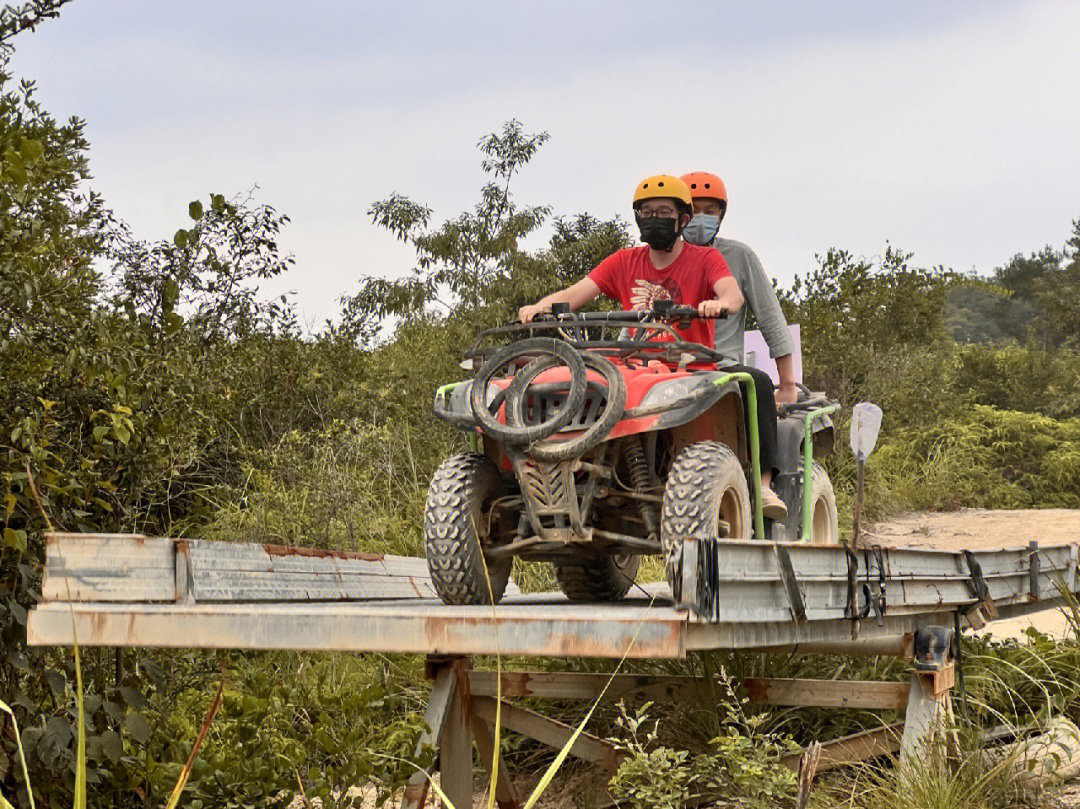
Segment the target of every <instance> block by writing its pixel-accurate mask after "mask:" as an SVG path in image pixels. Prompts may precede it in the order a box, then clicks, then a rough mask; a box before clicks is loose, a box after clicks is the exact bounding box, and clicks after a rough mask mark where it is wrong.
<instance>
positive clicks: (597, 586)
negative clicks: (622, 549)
mask: <svg viewBox="0 0 1080 809" xmlns="http://www.w3.org/2000/svg"><path fill="white" fill-rule="evenodd" d="M640 565H641V557H640V556H637V555H634V554H627V555H625V556H621V555H615V556H599V557H594V558H587V559H581V560H578V561H574V562H564V563H557V564H556V565H555V578H556V579H557V580H558V582H559V589H560V590H562V591H563V593H564V594H565V595H566V597H567V598H569V599H570V600H571V601H618V600H619V599H620V598H622V597H623V596H624V595H626V593H627V591H629V589H630V586H631V585H632V584H633V583H634V578H635V577H636V576H637V572H638V567H639V566H640Z"/></svg>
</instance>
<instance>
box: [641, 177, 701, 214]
mask: <svg viewBox="0 0 1080 809" xmlns="http://www.w3.org/2000/svg"><path fill="white" fill-rule="evenodd" d="M661 198H667V199H674V200H677V201H679V202H681V203H682V204H683V208H684V209H685V210H690V209H691V208H693V207H694V199H693V197H692V196H691V195H690V188H689V187H688V186H687V185H686V183H684V182H683V181H682V180H680V179H679V178H678V177H676V176H675V175H673V174H654V175H652V176H651V177H646V178H645V179H644V180H642V181H641V182H640V183H638V184H637V188H635V189H634V207H635V208H637V206H638V203H639V202H643V201H644V200H647V199H661Z"/></svg>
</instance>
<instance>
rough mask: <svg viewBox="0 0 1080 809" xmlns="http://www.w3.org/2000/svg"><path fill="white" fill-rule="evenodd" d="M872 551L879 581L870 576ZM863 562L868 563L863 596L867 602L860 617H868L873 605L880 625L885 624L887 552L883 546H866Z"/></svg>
mask: <svg viewBox="0 0 1080 809" xmlns="http://www.w3.org/2000/svg"><path fill="white" fill-rule="evenodd" d="M871 553H873V562H874V564H875V565H876V566H877V581H874V580H872V579H871V578H870V561H871V556H870V554H871ZM863 563H864V564H865V565H866V583H865V584H863V598H864V599H865V600H866V603H865V604H863V608H862V610H861V611H860V612H859V617H860V618H865V617H867V616H868V615H869V614H870V609H871V607H873V610H874V614H875V615H876V616H877V624H878V626H884V624H885V610H886V608H887V606H888V604H887V600H886V587H887V584H888V580H887V579H886V577H885V552H884V551H883V550H882V548H881V546H880V545H874V546H873V548H869V549H867V548H864V549H863Z"/></svg>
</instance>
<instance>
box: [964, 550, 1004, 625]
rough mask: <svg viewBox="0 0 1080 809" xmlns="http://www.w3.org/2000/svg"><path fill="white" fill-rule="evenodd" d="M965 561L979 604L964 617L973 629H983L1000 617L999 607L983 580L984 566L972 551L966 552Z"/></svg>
mask: <svg viewBox="0 0 1080 809" xmlns="http://www.w3.org/2000/svg"><path fill="white" fill-rule="evenodd" d="M964 561H965V562H966V563H967V568H968V575H969V576H970V577H971V588H972V590H973V591H974V595H975V598H977V599H979V603H978V604H976V605H975V606H973V607H972V608H971V609H969V610H968V611H967V612H966V613H965V614H964V617H965V618H967V620H968V623H969V624H970V625H971V626H972V628H973V629H982V628H983V627H984V626H986V624H987V622H989V621H992V620H994V619H995V618H997V617H998V611H997V606H996V605H995V604H994V599H993V598H991V597H990V588H989V587H987V586H986V579H984V578H983V572H982V565H980V564H979V560H978V559H976V558H975V554H974V553H972V552H971V551H964Z"/></svg>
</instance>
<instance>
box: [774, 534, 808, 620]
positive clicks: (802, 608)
mask: <svg viewBox="0 0 1080 809" xmlns="http://www.w3.org/2000/svg"><path fill="white" fill-rule="evenodd" d="M773 551H774V552H775V553H776V565H777V568H778V569H779V570H780V578H781V579H782V580H783V582H784V590H785V591H787V597H788V603H789V604H790V605H791V616H792V617H793V618H794V619H795V623H797V624H805V623H806V604H804V603H803V597H802V591H801V590H800V589H799V582H798V580H797V579H796V578H795V568H794V567H792V565H791V556H790V554H788V552H787V548H784V547H781V546H780V545H773Z"/></svg>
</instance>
